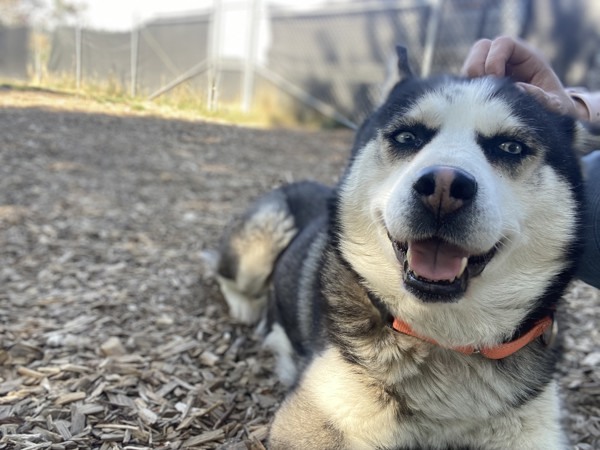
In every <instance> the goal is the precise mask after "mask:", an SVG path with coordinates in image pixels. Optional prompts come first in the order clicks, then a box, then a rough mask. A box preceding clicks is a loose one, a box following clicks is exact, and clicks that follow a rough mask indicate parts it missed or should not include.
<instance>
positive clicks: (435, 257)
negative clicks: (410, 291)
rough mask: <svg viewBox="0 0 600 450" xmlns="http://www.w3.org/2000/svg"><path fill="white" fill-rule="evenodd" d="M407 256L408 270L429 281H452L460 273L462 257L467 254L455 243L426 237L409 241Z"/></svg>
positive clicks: (462, 265) (465, 256) (461, 270)
mask: <svg viewBox="0 0 600 450" xmlns="http://www.w3.org/2000/svg"><path fill="white" fill-rule="evenodd" d="M407 256H408V265H409V268H410V270H412V271H413V272H414V273H415V274H416V275H418V276H419V277H421V278H426V279H428V280H431V281H442V280H449V281H453V280H454V279H455V278H457V277H459V276H461V275H462V273H463V270H464V262H463V259H464V258H468V257H469V254H468V253H467V252H466V251H465V250H464V249H462V248H460V247H458V246H456V245H453V244H449V243H447V242H444V241H441V240H439V239H427V240H425V241H412V242H409V243H408V252H407ZM465 262H466V260H465Z"/></svg>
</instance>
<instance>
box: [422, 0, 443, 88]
mask: <svg viewBox="0 0 600 450" xmlns="http://www.w3.org/2000/svg"><path fill="white" fill-rule="evenodd" d="M444 1H445V0H432V1H431V2H430V8H431V15H430V17H429V21H428V22H427V32H426V36H425V49H424V52H423V66H422V67H421V76H422V77H426V76H428V75H429V74H430V73H431V65H432V63H433V52H434V50H435V43H436V40H437V34H438V31H439V28H440V23H441V21H442V10H443V9H444Z"/></svg>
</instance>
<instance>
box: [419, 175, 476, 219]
mask: <svg viewBox="0 0 600 450" xmlns="http://www.w3.org/2000/svg"><path fill="white" fill-rule="evenodd" d="M413 190H414V191H415V193H416V194H417V196H418V197H419V199H420V200H421V201H422V202H423V204H424V205H425V206H426V207H427V208H428V209H429V210H431V211H432V212H433V213H434V214H436V216H437V217H442V216H445V215H448V214H450V213H453V212H454V211H457V210H458V209H460V208H463V207H464V206H466V205H468V204H470V203H471V202H472V201H473V199H474V198H475V194H476V193H477V181H476V180H475V178H474V177H473V175H471V174H470V173H468V172H465V171H464V170H462V169H459V168H457V167H449V166H431V167H426V168H425V169H422V170H421V172H420V173H419V174H418V177H417V181H415V183H414V184H413Z"/></svg>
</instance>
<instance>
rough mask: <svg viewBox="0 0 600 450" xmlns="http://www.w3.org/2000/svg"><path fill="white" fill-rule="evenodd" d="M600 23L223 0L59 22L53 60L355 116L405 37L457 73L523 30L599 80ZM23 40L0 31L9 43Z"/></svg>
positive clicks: (575, 6)
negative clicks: (130, 21)
mask: <svg viewBox="0 0 600 450" xmlns="http://www.w3.org/2000/svg"><path fill="white" fill-rule="evenodd" d="M234 18H236V20H232V19H234ZM598 23H600V5H599V4H598V2H595V1H593V0H370V1H360V2H359V1H348V2H336V3H329V4H325V5H323V6H321V7H320V8H319V9H313V10H306V9H305V10H301V11H299V10H298V9H297V8H296V9H292V8H290V7H282V6H281V5H279V6H277V5H274V4H271V3H269V2H267V0H247V1H238V2H224V1H223V0H214V7H213V8H212V9H210V10H206V11H205V12H200V13H195V14H192V15H187V16H184V17H168V18H167V17H165V18H161V19H159V20H155V21H152V22H149V23H146V24H143V25H141V26H139V27H136V28H134V29H133V30H131V32H120V33H109V32H101V31H94V30H88V29H81V28H60V29H56V30H55V31H54V33H53V35H52V43H51V52H50V57H49V59H48V63H47V71H48V73H49V74H51V75H52V76H70V77H74V78H75V79H76V82H77V85H78V86H79V85H81V83H85V82H90V83H91V82H103V83H107V82H108V83H111V84H114V85H118V86H120V87H121V88H122V89H123V90H125V91H127V92H129V93H130V94H132V95H143V96H146V97H148V98H150V99H154V98H156V97H158V96H161V95H167V94H168V93H169V92H170V91H171V90H172V89H174V88H176V87H177V88H179V89H185V90H186V94H187V95H190V96H194V97H196V98H203V99H205V101H206V104H207V105H208V107H209V108H210V109H217V108H219V107H220V106H221V105H229V106H231V105H237V106H238V107H239V108H240V109H242V110H244V111H247V110H249V109H252V108H256V107H257V105H258V104H260V103H261V102H264V99H265V98H269V99H270V101H271V102H272V103H273V102H274V103H275V105H276V106H275V108H276V109H285V110H288V111H291V113H292V114H295V115H298V116H303V115H306V114H307V111H314V110H316V111H319V113H320V114H323V115H325V116H326V117H329V118H330V119H332V120H334V121H336V122H338V123H341V124H343V125H345V126H348V127H354V126H355V124H357V123H360V121H361V120H362V119H363V118H364V117H365V116H366V115H367V114H369V113H370V112H371V111H372V110H373V108H374V107H375V106H376V105H377V104H378V102H379V101H380V99H381V96H382V92H381V88H382V86H384V85H386V84H389V81H390V80H391V79H392V78H393V76H394V74H395V57H394V55H395V51H394V49H395V46H396V45H397V44H399V45H403V46H405V47H407V49H408V52H409V58H410V60H411V63H412V67H413V70H414V71H415V72H417V73H419V74H421V75H429V74H436V73H441V72H451V73H457V72H458V70H459V69H460V66H461V64H462V61H463V60H464V58H465V56H466V54H467V52H468V49H469V48H470V46H471V45H472V43H473V42H474V41H475V40H477V39H479V38H483V37H488V38H493V37H495V36H498V35H500V34H508V35H512V36H519V37H523V38H525V39H528V40H530V41H532V42H533V43H534V44H535V45H537V46H538V47H540V48H542V50H543V51H544V53H545V54H547V55H549V57H550V59H551V60H552V62H553V63H554V64H555V68H556V69H557V72H558V73H559V75H561V76H562V77H563V79H564V80H565V82H566V83H569V84H577V85H588V87H590V88H600V86H595V84H598V83H600V82H599V81H598V80H600V76H598V74H599V73H600V72H599V71H598V65H599V64H600V53H599V52H598V50H597V49H598V48H600V46H599V45H598V44H600V38H599V29H598V28H599V27H598V25H597V24H598ZM565 24H568V25H569V26H568V28H565ZM14 41H15V39H12V40H10V39H3V34H2V32H1V31H0V49H1V48H2V45H3V44H4V45H8V43H10V42H14ZM15 48H16V47H15ZM556 49H559V51H557V50H556ZM16 53H19V51H16V52H15V51H14V50H13V51H12V52H11V53H0V54H1V55H5V54H7V55H8V54H11V55H14V54H16ZM13 57H14V58H15V59H14V60H15V61H17V60H18V57H16V56H11V58H13ZM5 59H6V58H0V75H4V74H5V73H7V70H8V69H6V70H5V69H4V68H3V67H4V66H3V61H4V60H5ZM273 99H275V100H273Z"/></svg>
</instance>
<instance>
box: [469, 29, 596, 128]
mask: <svg viewBox="0 0 600 450" xmlns="http://www.w3.org/2000/svg"><path fill="white" fill-rule="evenodd" d="M461 72H462V74H463V75H465V76H468V77H472V78H473V77H480V76H484V75H495V76H499V77H504V76H509V77H511V78H513V79H514V80H515V81H516V82H517V85H518V86H519V87H520V88H521V89H523V90H524V91H526V92H528V93H529V94H531V95H533V96H534V97H535V98H536V99H537V100H538V101H539V102H541V103H542V104H543V105H545V106H546V107H547V108H549V109H551V110H554V111H556V112H558V113H560V114H568V115H571V116H574V117H576V118H578V119H582V120H589V113H588V110H587V107H586V106H585V105H584V104H583V103H581V102H579V101H577V100H575V99H573V98H572V97H571V96H570V95H569V94H568V93H567V92H566V91H565V88H564V87H563V85H562V83H561V82H560V80H559V78H558V76H557V75H556V73H554V70H552V67H550V64H549V63H548V62H547V61H546V59H545V58H544V56H543V55H542V54H541V53H539V52H538V51H537V50H535V49H533V48H532V47H529V46H528V45H527V44H525V43H524V42H522V41H520V40H518V39H514V38H512V37H509V36H502V37H499V38H496V39H494V40H493V41H491V40H489V39H481V40H479V41H477V42H476V43H475V44H473V47H471V50H470V52H469V55H468V56H467V59H466V60H465V62H464V64H463V67H462V71H461Z"/></svg>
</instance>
